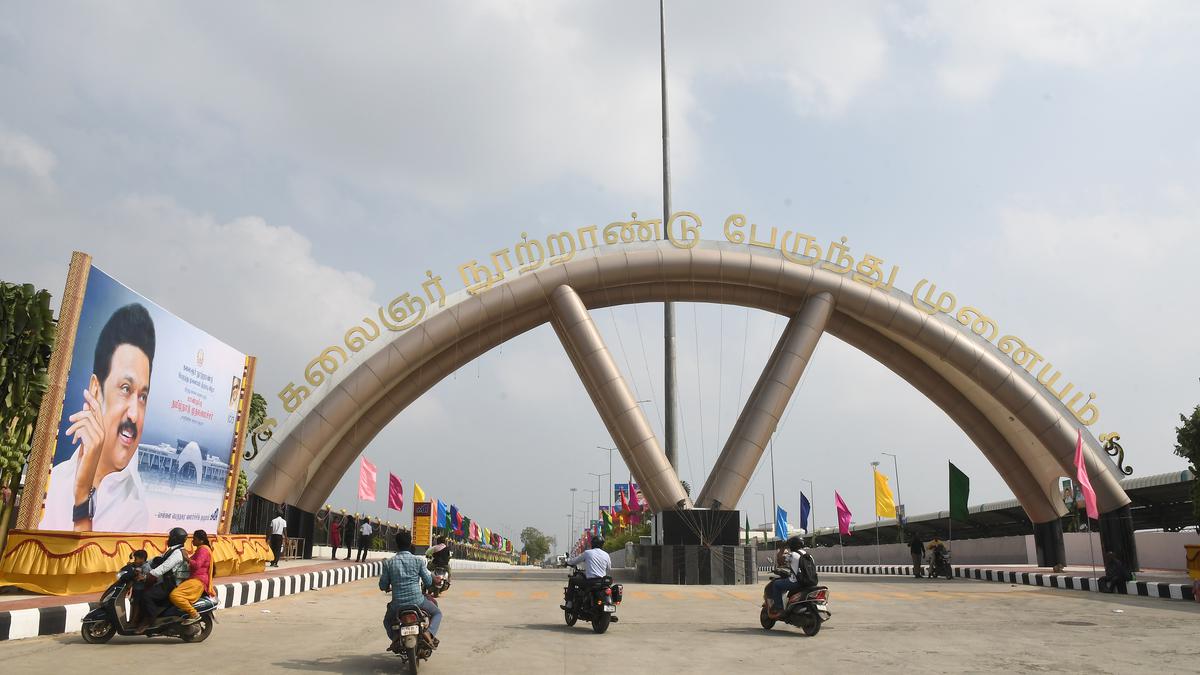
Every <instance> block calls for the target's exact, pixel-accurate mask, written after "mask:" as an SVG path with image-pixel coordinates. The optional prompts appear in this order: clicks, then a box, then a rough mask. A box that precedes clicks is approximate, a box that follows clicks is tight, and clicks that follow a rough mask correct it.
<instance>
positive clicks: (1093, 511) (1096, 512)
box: [1075, 429, 1100, 520]
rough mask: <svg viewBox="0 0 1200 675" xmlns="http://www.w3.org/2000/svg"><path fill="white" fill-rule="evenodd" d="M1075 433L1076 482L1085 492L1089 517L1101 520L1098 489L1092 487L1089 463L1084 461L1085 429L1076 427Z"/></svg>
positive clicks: (1084, 500)
mask: <svg viewBox="0 0 1200 675" xmlns="http://www.w3.org/2000/svg"><path fill="white" fill-rule="evenodd" d="M1075 433H1076V434H1077V436H1076V439H1075V482H1077V483H1079V490H1080V491H1081V492H1083V503H1084V506H1085V507H1086V508H1087V515H1088V518H1092V519H1094V520H1100V509H1099V508H1097V507H1096V491H1095V490H1093V489H1092V481H1091V479H1089V478H1088V473H1087V464H1086V463H1084V461H1083V431H1082V430H1080V429H1076V430H1075Z"/></svg>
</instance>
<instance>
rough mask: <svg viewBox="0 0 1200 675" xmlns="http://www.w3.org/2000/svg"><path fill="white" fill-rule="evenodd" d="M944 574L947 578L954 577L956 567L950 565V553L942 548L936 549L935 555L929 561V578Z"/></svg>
mask: <svg viewBox="0 0 1200 675" xmlns="http://www.w3.org/2000/svg"><path fill="white" fill-rule="evenodd" d="M939 576H942V577H945V578H947V579H953V578H954V569H953V568H951V567H950V553H949V552H948V551H945V550H941V549H936V548H935V549H934V550H933V555H931V556H930V561H929V578H930V579H936V578H937V577H939Z"/></svg>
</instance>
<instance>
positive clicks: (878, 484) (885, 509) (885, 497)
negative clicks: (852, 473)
mask: <svg viewBox="0 0 1200 675" xmlns="http://www.w3.org/2000/svg"><path fill="white" fill-rule="evenodd" d="M875 515H877V516H879V517H880V518H895V517H896V500H895V499H894V498H893V497H892V488H891V487H889V486H888V479H887V476H885V475H883V474H881V473H879V471H878V470H876V471H875Z"/></svg>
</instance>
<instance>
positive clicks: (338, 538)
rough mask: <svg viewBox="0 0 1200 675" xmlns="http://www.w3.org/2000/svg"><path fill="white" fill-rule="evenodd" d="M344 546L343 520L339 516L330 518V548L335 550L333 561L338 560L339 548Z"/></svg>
mask: <svg viewBox="0 0 1200 675" xmlns="http://www.w3.org/2000/svg"><path fill="white" fill-rule="evenodd" d="M341 545H342V524H341V518H339V517H338V516H337V515H331V516H329V547H330V548H332V549H333V559H334V560H337V550H338V547H339V546H341Z"/></svg>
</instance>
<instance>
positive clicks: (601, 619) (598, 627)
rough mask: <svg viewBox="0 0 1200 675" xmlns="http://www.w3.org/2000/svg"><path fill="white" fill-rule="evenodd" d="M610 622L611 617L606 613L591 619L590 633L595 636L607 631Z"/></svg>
mask: <svg viewBox="0 0 1200 675" xmlns="http://www.w3.org/2000/svg"><path fill="white" fill-rule="evenodd" d="M610 621H612V615H611V614H608V613H607V612H606V613H604V614H601V615H600V616H597V617H596V618H595V619H592V632H593V633H596V634H597V635H600V634H603V633H604V631H606V630H608V624H609V622H610Z"/></svg>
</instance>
